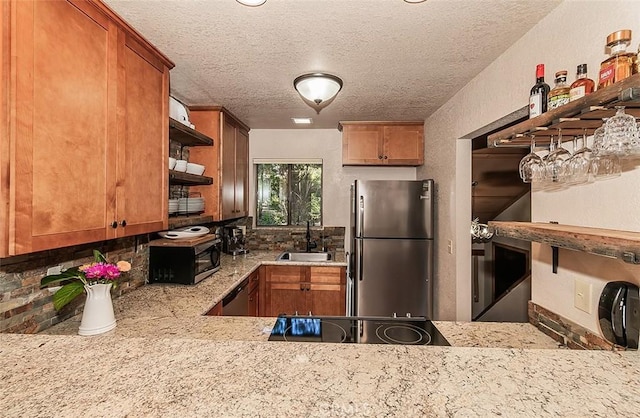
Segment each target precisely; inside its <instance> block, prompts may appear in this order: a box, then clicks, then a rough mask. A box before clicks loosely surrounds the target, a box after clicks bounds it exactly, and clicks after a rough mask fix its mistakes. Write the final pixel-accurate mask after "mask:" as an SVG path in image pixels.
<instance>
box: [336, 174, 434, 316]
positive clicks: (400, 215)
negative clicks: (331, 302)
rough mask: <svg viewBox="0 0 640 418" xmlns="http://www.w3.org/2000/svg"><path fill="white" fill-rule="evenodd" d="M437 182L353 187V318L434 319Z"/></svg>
mask: <svg viewBox="0 0 640 418" xmlns="http://www.w3.org/2000/svg"><path fill="white" fill-rule="evenodd" d="M433 188H434V183H433V180H418V181H386V180H363V181H360V180H356V181H355V182H354V184H353V185H352V186H351V254H350V259H349V261H350V266H349V271H350V278H351V283H350V284H351V285H352V287H351V289H350V290H351V291H350V293H351V295H350V298H351V301H352V306H351V307H350V308H351V313H352V314H353V315H357V316H387V317H388V316H393V315H397V316H406V315H407V314H409V315H411V316H425V317H427V318H428V319H432V317H433V251H434V250H433V245H434V244H433V235H434V232H433V224H434V222H433V214H434V202H433V200H434V199H433Z"/></svg>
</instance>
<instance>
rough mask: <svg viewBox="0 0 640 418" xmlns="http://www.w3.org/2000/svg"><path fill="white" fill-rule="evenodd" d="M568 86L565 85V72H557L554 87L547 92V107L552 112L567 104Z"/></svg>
mask: <svg viewBox="0 0 640 418" xmlns="http://www.w3.org/2000/svg"><path fill="white" fill-rule="evenodd" d="M569 90H570V88H569V86H568V85H567V70H562V71H558V72H557V73H556V78H555V86H554V87H553V88H552V89H551V91H550V92H549V105H548V106H547V109H549V110H552V109H555V108H557V107H560V106H562V105H564V104H567V103H569Z"/></svg>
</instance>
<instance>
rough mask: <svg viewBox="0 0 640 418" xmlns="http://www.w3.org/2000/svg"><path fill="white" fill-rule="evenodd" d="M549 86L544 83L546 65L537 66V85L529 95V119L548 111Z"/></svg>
mask: <svg viewBox="0 0 640 418" xmlns="http://www.w3.org/2000/svg"><path fill="white" fill-rule="evenodd" d="M549 89H550V88H549V85H548V84H547V83H545V82H544V64H538V65H537V66H536V84H534V85H533V87H531V92H530V93H529V118H535V117H536V116H540V115H541V114H543V113H544V112H546V111H547V100H548V97H549Z"/></svg>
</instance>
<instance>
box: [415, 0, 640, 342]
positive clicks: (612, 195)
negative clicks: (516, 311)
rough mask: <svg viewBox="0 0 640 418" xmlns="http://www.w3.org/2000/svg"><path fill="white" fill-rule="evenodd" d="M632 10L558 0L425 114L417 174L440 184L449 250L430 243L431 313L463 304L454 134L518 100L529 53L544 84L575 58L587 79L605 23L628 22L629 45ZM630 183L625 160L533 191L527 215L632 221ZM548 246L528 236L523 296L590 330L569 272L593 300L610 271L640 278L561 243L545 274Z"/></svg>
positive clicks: (634, 269)
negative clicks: (602, 172) (596, 175)
mask: <svg viewBox="0 0 640 418" xmlns="http://www.w3.org/2000/svg"><path fill="white" fill-rule="evenodd" d="M638 16H640V1H594V0H566V1H564V2H563V3H561V4H560V5H559V6H558V7H557V8H556V9H555V10H554V11H553V12H551V13H550V14H549V15H548V16H547V17H546V18H544V19H543V20H542V21H540V22H539V23H538V24H537V25H536V26H535V27H534V28H533V29H532V30H531V31H529V32H528V33H527V34H525V35H524V36H523V37H522V38H521V39H519V40H517V41H516V42H515V43H514V45H513V46H512V47H511V48H510V49H509V50H507V51H506V52H505V53H504V54H502V55H501V56H500V57H499V58H498V59H496V60H495V61H494V62H493V63H492V64H491V65H489V66H488V67H487V68H486V69H485V70H484V71H483V72H481V73H480V74H479V75H478V76H477V77H476V78H474V79H473V80H472V81H471V82H470V83H468V84H467V85H466V86H464V87H463V88H462V89H461V90H460V91H459V92H458V93H457V94H456V95H455V96H454V97H452V98H451V100H449V102H447V103H446V104H445V105H444V106H442V107H441V108H440V109H438V111H436V112H435V113H434V114H433V115H432V116H431V117H430V118H429V119H427V120H426V121H425V138H426V141H427V145H426V163H425V166H424V168H420V169H419V170H418V173H417V175H418V177H432V178H434V179H435V180H436V182H437V183H438V184H439V189H440V191H441V192H443V193H442V194H440V196H439V199H440V201H439V203H440V204H439V207H438V218H439V219H440V223H439V224H438V240H439V242H440V243H443V242H446V240H448V239H453V240H454V241H455V245H454V248H455V253H456V254H454V255H448V254H447V252H446V248H443V246H442V245H441V246H440V248H439V249H438V251H437V254H438V257H437V259H438V265H437V266H436V269H437V270H436V277H437V278H438V279H439V280H440V282H439V288H438V290H437V292H436V294H437V295H438V296H439V297H440V304H439V305H438V304H437V305H436V312H437V313H436V317H437V318H439V319H459V320H466V319H468V317H467V315H466V312H465V309H464V308H463V307H460V306H456V305H459V304H465V303H466V300H465V299H466V297H467V294H470V292H469V291H468V289H469V288H470V286H471V281H470V277H471V275H470V274H469V273H468V271H469V270H470V267H469V264H470V260H471V257H470V244H469V242H470V240H469V222H470V220H471V204H470V202H469V199H468V198H467V196H470V193H471V176H470V170H469V166H468V164H467V155H468V154H470V144H468V143H467V144H461V143H460V142H461V140H459V139H458V138H461V137H463V136H464V135H465V134H467V133H468V132H472V131H474V130H476V129H478V128H480V127H482V126H485V125H487V124H488V123H490V122H492V121H494V120H495V119H498V118H500V117H502V116H504V115H506V114H508V113H510V112H512V111H514V110H516V109H519V108H521V107H522V106H524V105H526V104H527V101H528V94H529V89H530V88H531V86H532V85H533V83H534V82H535V66H536V64H538V63H545V65H546V80H547V82H549V84H553V82H552V79H553V73H554V72H555V71H558V70H561V69H566V70H568V72H569V74H574V72H575V68H576V66H577V65H578V64H581V63H587V64H588V66H589V75H590V76H591V78H593V79H596V78H597V72H598V69H599V64H600V62H601V61H602V60H603V59H605V58H606V54H605V51H604V45H605V40H606V37H607V35H608V34H609V33H611V32H614V31H616V30H619V29H631V30H633V34H634V40H633V41H632V48H633V50H636V48H637V47H638V40H639V39H640V19H639V18H638ZM570 80H573V77H570ZM638 184H640V169H637V168H634V169H631V170H630V171H627V172H625V173H624V175H623V176H622V177H620V178H618V179H615V180H609V181H604V182H601V183H596V184H591V185H585V186H576V187H573V188H571V189H569V190H563V191H556V192H534V193H533V194H532V220H533V221H544V222H546V221H549V220H555V221H559V222H560V223H567V224H576V225H584V226H594V227H604V228H617V229H624V230H632V231H640V211H638V209H637V208H638V207H639V204H640V188H639V187H638ZM443 196H446V198H444V197H443ZM453 213H455V214H456V215H455V217H454V218H455V219H452V216H451V215H452V214H453ZM550 253H551V251H550V249H549V247H547V246H539V245H533V246H532V256H533V265H532V269H533V283H532V300H533V301H534V302H535V303H537V304H540V305H542V306H544V307H545V308H547V309H549V310H551V311H554V312H556V313H557V314H559V315H561V316H563V317H565V318H568V319H571V320H573V321H575V322H577V323H578V324H580V325H582V326H584V327H586V328H589V329H591V330H592V331H594V332H597V333H599V328H598V325H597V312H596V311H595V309H594V311H593V312H592V313H591V314H587V313H584V312H582V311H579V310H577V309H575V308H574V307H573V291H574V290H573V286H574V279H575V278H576V277H579V278H580V279H581V280H585V281H587V282H589V283H591V284H592V285H593V296H592V306H595V304H596V303H597V300H598V295H599V292H600V290H601V289H602V288H603V287H604V284H605V283H606V282H607V281H609V280H628V281H632V282H636V283H640V267H638V266H629V265H626V264H624V263H622V262H619V261H616V260H610V259H607V258H604V257H597V256H592V255H587V254H582V253H577V252H572V251H562V250H561V252H560V271H559V274H557V275H554V274H552V273H551V267H550V262H549V260H550ZM469 305H470V304H469Z"/></svg>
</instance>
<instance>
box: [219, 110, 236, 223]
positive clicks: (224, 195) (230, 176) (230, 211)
mask: <svg viewBox="0 0 640 418" xmlns="http://www.w3.org/2000/svg"><path fill="white" fill-rule="evenodd" d="M220 142H221V143H220V146H221V148H222V149H221V152H220V159H221V160H222V167H221V170H222V173H221V182H220V187H221V188H222V190H221V191H220V196H221V200H220V206H221V208H220V211H221V215H222V218H221V219H232V218H235V217H236V213H235V200H236V191H235V190H236V175H235V165H236V154H235V152H236V151H235V148H236V147H235V143H236V127H235V125H234V124H233V123H232V122H231V121H230V120H229V119H227V118H225V117H224V115H223V117H222V138H221V141H220Z"/></svg>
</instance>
